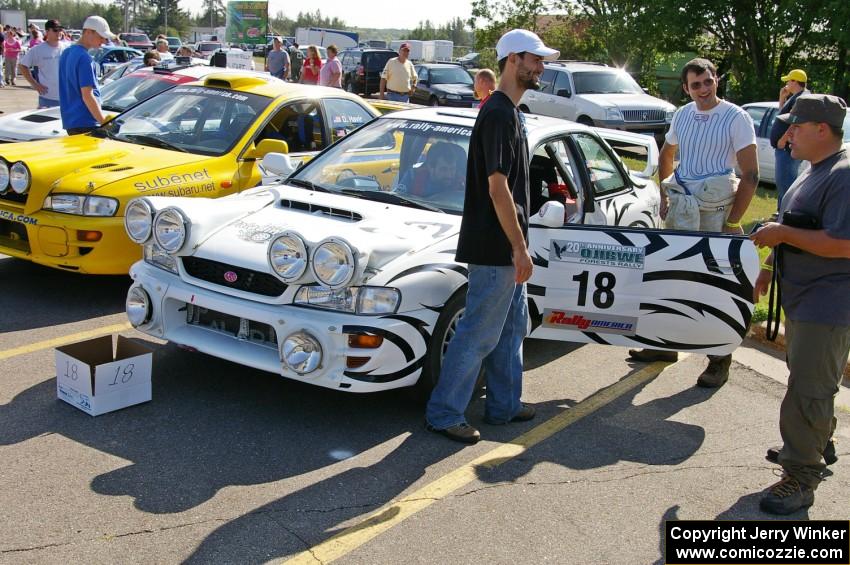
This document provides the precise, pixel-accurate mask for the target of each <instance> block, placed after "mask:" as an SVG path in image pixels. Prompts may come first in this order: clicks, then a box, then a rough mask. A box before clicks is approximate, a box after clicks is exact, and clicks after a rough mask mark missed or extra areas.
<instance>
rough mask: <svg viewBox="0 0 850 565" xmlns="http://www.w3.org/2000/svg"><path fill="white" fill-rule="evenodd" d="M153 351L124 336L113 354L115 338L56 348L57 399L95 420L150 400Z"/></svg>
mask: <svg viewBox="0 0 850 565" xmlns="http://www.w3.org/2000/svg"><path fill="white" fill-rule="evenodd" d="M152 362H153V354H152V352H151V350H150V349H148V348H147V347H145V346H143V345H139V344H137V343H135V342H133V341H130V340H129V339H127V338H125V337H124V336H120V335H119V336H118V347H117V350H116V351H115V353H114V354H113V353H112V336H111V335H107V336H103V337H99V338H95V339H90V340H88V341H81V342H79V343H73V344H71V345H63V346H62V347H57V348H56V396H57V397H58V398H59V399H61V400H64V401H65V402H67V403H68V404H72V405H74V406H76V407H77V408H79V409H80V410H82V411H83V412H85V413H87V414H90V415H92V416H98V415H100V414H105V413H106V412H112V411H113V410H118V409H119V408H125V407H127V406H132V405H134V404H140V403H142V402H147V401H149V400H150V399H151V365H152Z"/></svg>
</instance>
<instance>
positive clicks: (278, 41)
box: [266, 35, 291, 80]
mask: <svg viewBox="0 0 850 565" xmlns="http://www.w3.org/2000/svg"><path fill="white" fill-rule="evenodd" d="M266 72H269V73H271V75H272V76H273V77H277V78H279V79H280V80H286V79H288V78H289V77H290V76H291V71H290V62H289V53H288V52H287V51H286V49H284V48H283V38H282V37H281V36H279V35H276V36H274V39H272V50H271V51H269V53H268V55H266Z"/></svg>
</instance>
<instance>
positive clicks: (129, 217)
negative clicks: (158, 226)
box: [124, 198, 154, 244]
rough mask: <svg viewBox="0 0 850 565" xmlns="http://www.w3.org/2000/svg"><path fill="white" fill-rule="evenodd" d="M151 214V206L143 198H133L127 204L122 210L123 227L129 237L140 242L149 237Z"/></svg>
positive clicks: (151, 224) (152, 213)
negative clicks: (125, 208)
mask: <svg viewBox="0 0 850 565" xmlns="http://www.w3.org/2000/svg"><path fill="white" fill-rule="evenodd" d="M153 215H154V209H153V206H151V205H150V203H149V202H148V201H147V200H145V199H143V198H140V199H137V200H133V201H132V202H130V204H128V205H127V210H126V211H125V212H124V229H125V230H127V235H129V236H130V239H132V240H133V241H135V242H136V243H139V244H141V243H145V242H146V241H147V240H149V239H150V238H151V232H152V230H153Z"/></svg>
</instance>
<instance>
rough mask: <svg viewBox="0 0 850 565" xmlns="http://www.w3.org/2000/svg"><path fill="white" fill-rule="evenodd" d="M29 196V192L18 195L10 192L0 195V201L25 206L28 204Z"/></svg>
mask: <svg viewBox="0 0 850 565" xmlns="http://www.w3.org/2000/svg"><path fill="white" fill-rule="evenodd" d="M27 194H29V191H27V192H25V193H24V194H18V193H17V192H15V191H14V190H9V191H8V192H4V193H2V194H0V200H4V201H6V202H14V203H15V204H22V205H23V204H26V203H27Z"/></svg>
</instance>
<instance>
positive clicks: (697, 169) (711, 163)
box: [629, 58, 759, 388]
mask: <svg viewBox="0 0 850 565" xmlns="http://www.w3.org/2000/svg"><path fill="white" fill-rule="evenodd" d="M717 82H718V79H717V70H716V69H715V67H714V65H713V64H712V63H711V62H710V61H708V60H706V59H700V58H697V59H693V60H691V61H689V62H688V63H687V64H686V65H685V67H684V68H683V69H682V89H683V90H684V91H685V93H686V94H687V95H688V96H690V97H691V100H692V102H691V103H689V104H686V105H685V106H682V107H681V108H679V109H678V110H677V111H676V113H675V114H674V116H673V121H672V122H671V123H670V130H669V131H668V132H667V134H666V136H665V143H664V146H663V147H662V148H661V156H660V162H659V174H660V178H661V179H662V184H661V193H662V194H661V217H662V218H664V219H665V220H666V223H667V227H675V228H681V224H680V223H677V219H678V218H675V217H672V216H673V215H675V214H676V213H678V211H679V210H680V209H681V208H680V207H678V206H675V207H672V208H670V207H669V203H670V201H672V200H673V199H674V198H678V197H680V196H681V195H687V197H688V198H690V197H691V196H695V197H696V202H697V203H698V206H699V210H698V213H697V211H696V210H693V208H692V209H691V212H693V217H692V218H691V219H692V220H693V221H694V222H697V221H698V224H699V225H698V226H697V225H696V224H695V223H694V224H692V226H691V228H690V229H695V230H699V231H711V232H723V233H730V234H743V233H744V231H743V229H742V228H741V218H742V217H743V215H744V212H746V211H747V207H749V205H750V201H751V200H752V199H753V194H755V190H756V186H758V182H759V168H758V155H757V151H756V136H755V129H754V128H753V121H752V118H750V116H749V114H747V112H745V111H744V110H743V109H741V108H740V107H738V106H736V105H735V104H732V103H731V102H727V101H725V100H721V99H720V98H718V97H717ZM677 152H678V154H679V162H678V164H675V166H674V160H675V157H676V153H677ZM736 161H737V163H738V166H739V168H740V170H741V173H742V174H741V178H740V179H738V178H736V177H735V173H734V169H735V162H736ZM665 185H667V186H671V185H672V186H674V187H676V188H677V189H679V190H680V191H681V192H679V190H677V194H672V193H670V194H668V191H667V190H665ZM668 196H669V197H670V198H669V200H668ZM695 205H696V204H695ZM670 210H675V211H673V212H671V217H668V211H670ZM696 216H698V218H697V217H696ZM629 355H630V356H631V357H632V359H635V360H638V361H675V360H676V359H677V358H678V353H675V352H668V351H656V350H651V349H632V350H630V351H629ZM708 359H709V362H708V367H707V368H706V369H705V371H704V372H703V373H702V374H701V375H700V376H699V378H698V379H697V385H699V386H702V387H708V388H717V387H720V386H723V384H724V383H726V381H727V380H728V378H729V367H730V365H731V364H732V355H731V354H730V355H720V356H717V355H709V356H708Z"/></svg>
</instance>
